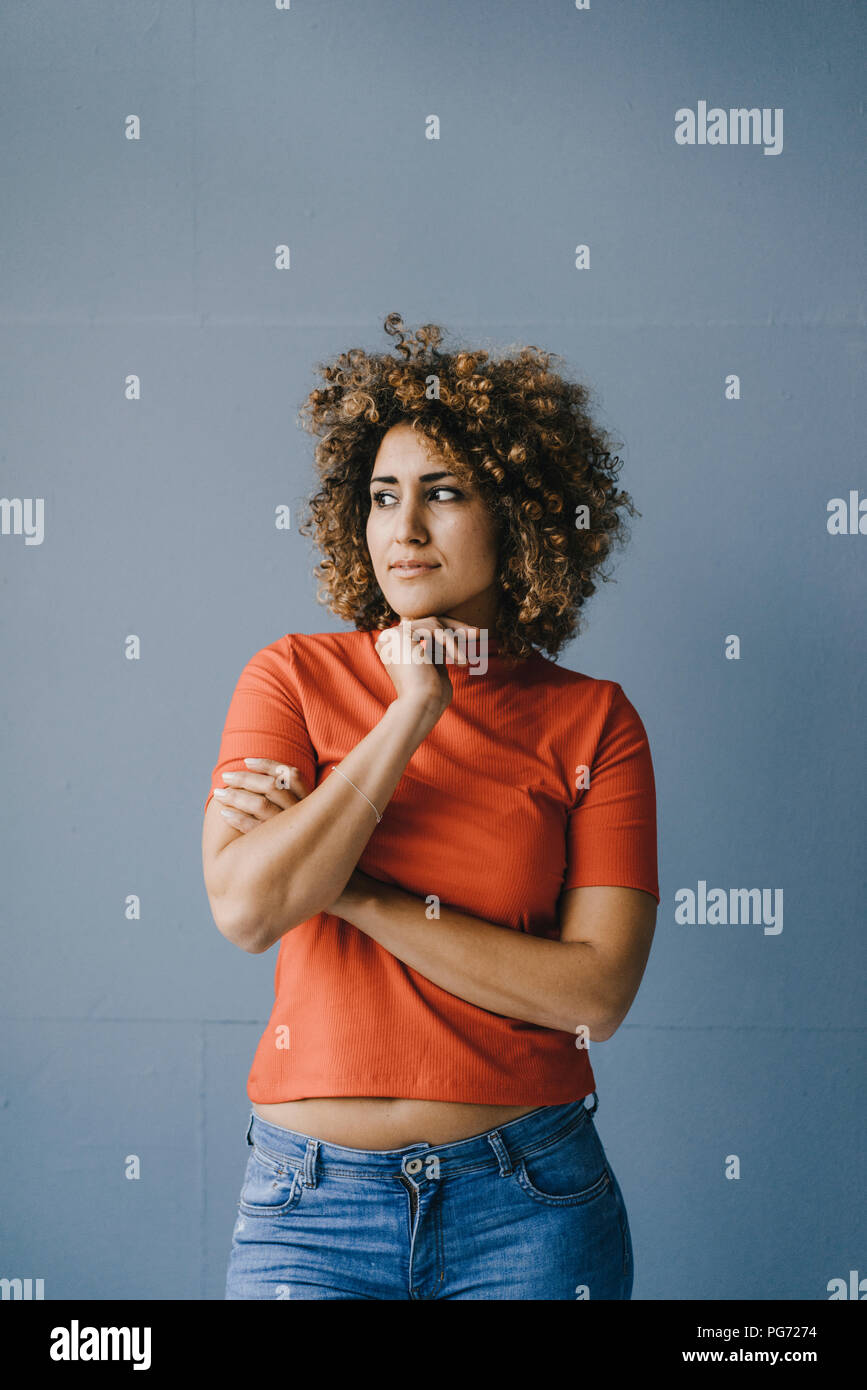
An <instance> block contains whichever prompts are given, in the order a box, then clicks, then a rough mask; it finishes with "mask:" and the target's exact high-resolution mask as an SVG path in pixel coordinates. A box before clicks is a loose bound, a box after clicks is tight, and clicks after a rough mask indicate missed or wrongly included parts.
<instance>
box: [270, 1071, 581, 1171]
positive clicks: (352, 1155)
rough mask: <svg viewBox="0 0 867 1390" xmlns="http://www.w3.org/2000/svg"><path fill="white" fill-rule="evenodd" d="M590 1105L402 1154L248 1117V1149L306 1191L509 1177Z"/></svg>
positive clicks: (547, 1111)
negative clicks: (391, 1181) (331, 1179)
mask: <svg viewBox="0 0 867 1390" xmlns="http://www.w3.org/2000/svg"><path fill="white" fill-rule="evenodd" d="M590 1098H592V1102H593V1103H592V1105H585V1103H584V1102H585V1101H586V1100H587V1099H588V1097H587V1096H584V1097H583V1098H582V1099H581V1100H573V1101H567V1102H566V1103H565V1104H563V1105H543V1106H540V1107H539V1108H538V1109H536V1110H530V1111H529V1112H528V1113H527V1114H526V1115H520V1116H519V1117H518V1119H517V1120H509V1121H508V1122H507V1123H506V1124H502V1125H497V1126H496V1127H495V1128H494V1129H488V1130H485V1131H484V1133H483V1134H474V1135H472V1136H471V1137H470V1138H469V1139H456V1140H454V1141H453V1142H451V1143H449V1144H429V1143H428V1142H427V1140H418V1141H417V1142H416V1143H415V1144H407V1145H406V1146H405V1147H404V1148H400V1149H350V1148H347V1147H346V1146H345V1145H344V1144H330V1143H326V1141H325V1140H324V1139H316V1138H314V1137H313V1136H312V1135H309V1134H301V1133H299V1131H297V1130H294V1129H284V1128H283V1127H282V1126H281V1125H272V1124H270V1123H269V1121H267V1120H263V1119H262V1118H261V1117H260V1116H259V1115H257V1114H256V1112H255V1111H251V1112H250V1124H249V1126H248V1128H247V1143H248V1144H249V1145H251V1146H255V1147H256V1148H257V1149H258V1150H260V1152H262V1153H263V1154H267V1155H268V1156H270V1158H271V1159H272V1160H273V1161H275V1162H276V1163H278V1164H280V1165H282V1164H284V1163H285V1165H286V1167H287V1168H297V1169H299V1170H300V1171H301V1175H302V1182H303V1184H304V1185H305V1186H306V1187H314V1186H315V1185H316V1178H317V1174H318V1173H319V1172H325V1171H327V1172H328V1173H329V1174H330V1175H331V1176H337V1175H339V1174H343V1175H344V1176H347V1177H357V1178H361V1177H373V1178H390V1177H400V1176H401V1175H404V1174H405V1175H406V1176H407V1177H409V1178H411V1179H413V1180H414V1181H416V1182H418V1181H419V1180H421V1179H423V1178H425V1177H431V1176H436V1177H442V1176H447V1175H452V1176H453V1175H454V1174H455V1173H461V1172H467V1171H468V1170H471V1169H475V1168H488V1167H494V1168H496V1167H499V1170H500V1172H501V1173H503V1174H505V1175H508V1174H509V1173H511V1172H512V1169H513V1167H514V1166H515V1164H517V1163H518V1162H519V1161H520V1159H521V1158H523V1157H525V1156H527V1155H529V1154H531V1153H534V1152H535V1151H536V1150H537V1149H540V1148H544V1147H545V1146H546V1145H547V1144H549V1143H551V1142H552V1141H553V1140H554V1139H558V1138H560V1137H561V1136H562V1135H566V1134H568V1133H569V1132H570V1131H571V1130H573V1129H575V1128H577V1127H578V1126H579V1125H583V1124H586V1123H587V1122H588V1121H589V1119H590V1117H591V1116H592V1115H593V1113H594V1112H595V1110H596V1107H597V1105H598V1103H599V1098H598V1096H597V1094H596V1092H595V1091H592V1092H591V1093H590Z"/></svg>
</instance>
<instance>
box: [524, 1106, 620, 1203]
mask: <svg viewBox="0 0 867 1390" xmlns="http://www.w3.org/2000/svg"><path fill="white" fill-rule="evenodd" d="M514 1176H515V1180H516V1181H517V1183H518V1186H519V1187H520V1188H521V1189H522V1191H523V1192H526V1194H527V1196H528V1197H532V1198H533V1199H534V1201H537V1202H544V1203H546V1204H547V1205H548V1206H566V1207H568V1206H581V1205H582V1204H583V1203H585V1202H592V1201H593V1200H594V1199H595V1198H596V1197H601V1196H602V1195H603V1193H606V1192H608V1191H609V1189H610V1187H611V1174H610V1172H609V1169H608V1163H607V1161H606V1157H605V1150H604V1149H603V1147H602V1143H601V1140H600V1138H599V1136H598V1134H597V1133H596V1126H595V1125H594V1124H593V1121H592V1119H591V1118H590V1116H589V1115H585V1116H582V1117H580V1118H579V1120H578V1121H577V1123H576V1124H574V1125H572V1127H571V1128H570V1129H568V1130H567V1131H566V1133H565V1134H559V1135H557V1136H556V1137H555V1138H553V1139H552V1140H550V1141H549V1142H548V1143H547V1144H544V1145H542V1147H541V1148H537V1149H534V1150H533V1151H532V1153H526V1154H524V1155H523V1157H522V1158H521V1159H520V1160H519V1162H518V1163H517V1164H516V1167H515V1173H514Z"/></svg>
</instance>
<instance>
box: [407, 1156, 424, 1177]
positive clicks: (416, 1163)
mask: <svg viewBox="0 0 867 1390" xmlns="http://www.w3.org/2000/svg"><path fill="white" fill-rule="evenodd" d="M404 1168H405V1170H406V1172H407V1173H412V1174H413V1175H415V1174H416V1173H420V1172H421V1168H422V1163H421V1159H420V1158H406V1159H404Z"/></svg>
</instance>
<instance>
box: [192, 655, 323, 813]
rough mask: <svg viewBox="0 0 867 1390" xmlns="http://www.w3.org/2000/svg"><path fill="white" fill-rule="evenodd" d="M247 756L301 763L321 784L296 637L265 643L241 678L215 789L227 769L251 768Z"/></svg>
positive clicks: (307, 776)
mask: <svg viewBox="0 0 867 1390" xmlns="http://www.w3.org/2000/svg"><path fill="white" fill-rule="evenodd" d="M245 758H274V759H276V760H277V761H278V762H281V763H289V765H290V766H291V767H297V769H298V771H299V772H300V774H301V776H302V778H303V779H304V781H305V783H306V784H307V786H308V787H310V788H311V789H312V788H313V787H314V786H315V785H316V766H317V763H316V753H315V751H314V749H313V745H312V744H311V742H310V735H309V734H308V732H307V725H306V723H305V721H304V714H303V711H302V706H301V700H300V696H299V691H298V689H297V685H296V680H295V668H294V663H293V661H292V638H291V636H287V637H284V638H283V639H282V640H281V641H280V642H274V643H272V644H271V646H270V647H263V648H262V650H261V651H259V652H257V653H256V655H255V656H254V657H251V659H250V660H249V661H248V662H247V665H246V666H245V667H244V669H243V671H242V672H241V675H240V677H239V678H238V683H237V685H236V686H235V691H234V694H233V695H232V699H231V702H230V704H229V712H228V714H227V715H226V722H225V724H224V726H223V736H222V740H221V742H220V753H219V757H218V759H217V764H216V766H215V768H214V770H213V772H212V774H211V790H210V792H209V793H208V796H207V798H206V800H205V808H204V809H205V810H207V809H208V802H209V801H210V799H211V797H212V796H213V794H214V789H215V788H216V787H224V786H225V785H226V784H225V782H224V781H223V779H222V775H221V774H222V773H224V772H246V771H248V770H249V769H248V768H247V766H246V764H245V762H244V759H245Z"/></svg>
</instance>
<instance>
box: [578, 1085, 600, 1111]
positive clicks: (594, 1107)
mask: <svg viewBox="0 0 867 1390" xmlns="http://www.w3.org/2000/svg"><path fill="white" fill-rule="evenodd" d="M590 1094H591V1095H592V1097H593V1104H592V1105H585V1106H584V1109H585V1110H586V1111H587V1114H588V1115H595V1114H596V1110H597V1108H598V1106H599V1097H598V1096H597V1094H596V1092H595V1091H591V1092H590ZM586 1099H587V1097H586V1096H585V1097H584V1100H586ZM582 1104H583V1102H582Z"/></svg>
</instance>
